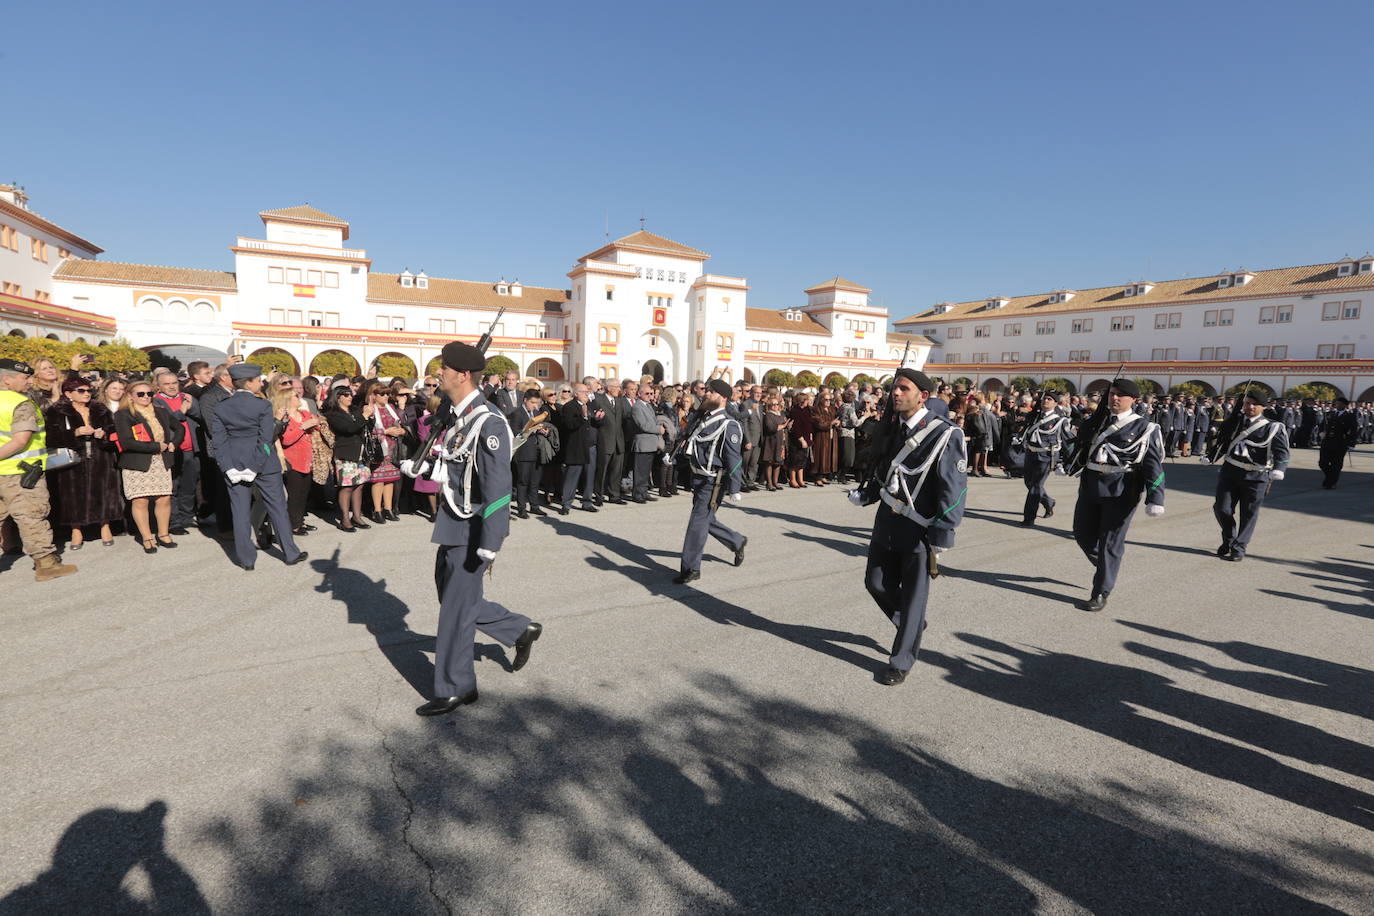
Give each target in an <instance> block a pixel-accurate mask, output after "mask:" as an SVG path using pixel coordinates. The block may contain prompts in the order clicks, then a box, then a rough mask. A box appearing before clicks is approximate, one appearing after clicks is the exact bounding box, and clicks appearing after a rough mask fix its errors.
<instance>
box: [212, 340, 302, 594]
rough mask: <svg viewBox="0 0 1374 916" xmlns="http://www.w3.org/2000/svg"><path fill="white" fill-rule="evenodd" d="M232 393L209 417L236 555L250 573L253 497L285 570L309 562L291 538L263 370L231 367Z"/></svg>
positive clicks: (255, 552) (253, 550)
mask: <svg viewBox="0 0 1374 916" xmlns="http://www.w3.org/2000/svg"><path fill="white" fill-rule="evenodd" d="M229 380H230V382H231V383H232V384H233V386H234V393H233V394H232V395H230V396H229V397H227V398H224V399H223V400H222V401H220V402H219V404H217V405H216V406H215V409H214V411H213V412H212V413H211V414H210V448H211V450H212V451H213V452H214V457H215V464H216V465H218V466H219V469H220V471H221V472H222V473H223V475H224V486H225V488H226V489H227V490H228V493H229V510H230V514H231V515H232V516H233V518H234V552H235V554H236V555H237V556H238V561H239V565H240V566H242V567H243V568H244V569H246V570H251V569H252V568H253V566H254V564H255V563H256V561H257V558H258V548H257V545H256V544H255V543H254V538H253V522H252V519H251V515H252V507H253V494H254V492H256V493H257V496H258V498H259V499H260V500H262V503H263V505H264V506H266V507H267V518H268V520H269V521H271V523H272V530H273V532H274V533H275V535H276V537H277V543H278V544H280V545H281V549H282V553H283V554H285V557H286V565H287V566H295V565H296V564H297V563H300V562H303V561H304V560H305V559H306V558H307V554H306V552H305V551H304V550H301V549H299V548H297V547H296V541H295V540H294V538H292V536H291V520H290V518H289V517H288V516H287V514H286V489H285V487H283V485H282V479H281V459H280V458H278V457H277V449H276V442H277V420H276V418H275V417H274V416H273V415H272V405H271V404H269V403H268V402H267V401H266V400H265V399H263V398H261V397H259V396H258V393H259V392H260V391H262V367H261V366H255V365H253V364H252V363H240V364H238V365H237V366H230V367H229Z"/></svg>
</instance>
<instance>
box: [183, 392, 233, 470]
mask: <svg viewBox="0 0 1374 916" xmlns="http://www.w3.org/2000/svg"><path fill="white" fill-rule="evenodd" d="M231 393H232V392H229V391H225V390H224V386H223V385H220V384H219V383H218V382H215V383H212V384H211V385H210V387H208V388H206V389H205V394H204V395H202V396H201V397H200V398H199V399H198V400H197V401H196V408H197V410H199V412H200V429H201V434H202V439H201V442H200V445H199V448H200V449H201V450H202V452H203V453H204V454H206V455H210V456H211V457H212V458H213V457H214V449H212V448H211V447H210V443H209V441H208V440H209V439H210V438H212V437H213V436H214V431H213V430H212V429H211V428H210V423H211V421H212V420H213V419H214V416H215V408H217V407H218V406H219V404H220V402H221V401H223V400H224V399H225V398H227V397H229V395H230V394H231ZM192 397H194V395H192Z"/></svg>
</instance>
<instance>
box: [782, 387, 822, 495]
mask: <svg viewBox="0 0 1374 916" xmlns="http://www.w3.org/2000/svg"><path fill="white" fill-rule="evenodd" d="M787 419H788V420H790V421H791V422H792V425H791V427H790V428H789V429H788V431H787V485H788V486H789V487H793V488H794V489H800V488H801V487H804V486H806V469H807V467H809V466H810V464H811V443H812V442H813V441H814V440H815V438H816V429H815V421H814V420H813V419H812V415H811V395H809V394H806V393H804V392H799V393H798V394H797V395H796V397H794V398H793V399H792V409H791V410H789V411H788V412H787Z"/></svg>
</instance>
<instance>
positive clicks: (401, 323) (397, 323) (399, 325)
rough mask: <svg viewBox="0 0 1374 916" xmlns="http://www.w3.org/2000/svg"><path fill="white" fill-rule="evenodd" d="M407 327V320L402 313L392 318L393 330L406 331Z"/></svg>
mask: <svg viewBox="0 0 1374 916" xmlns="http://www.w3.org/2000/svg"><path fill="white" fill-rule="evenodd" d="M405 329H406V320H405V319H404V318H402V317H401V316H400V315H395V316H393V317H392V319H391V330H393V331H404V330H405Z"/></svg>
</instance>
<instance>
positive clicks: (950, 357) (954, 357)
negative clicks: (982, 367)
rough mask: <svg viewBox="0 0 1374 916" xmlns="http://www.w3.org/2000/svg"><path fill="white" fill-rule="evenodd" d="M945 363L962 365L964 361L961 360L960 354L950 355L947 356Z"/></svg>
mask: <svg viewBox="0 0 1374 916" xmlns="http://www.w3.org/2000/svg"><path fill="white" fill-rule="evenodd" d="M945 362H947V363H961V362H963V359H961V358H960V354H958V353H949V354H947V355H946V356H945Z"/></svg>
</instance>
